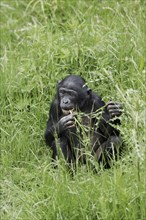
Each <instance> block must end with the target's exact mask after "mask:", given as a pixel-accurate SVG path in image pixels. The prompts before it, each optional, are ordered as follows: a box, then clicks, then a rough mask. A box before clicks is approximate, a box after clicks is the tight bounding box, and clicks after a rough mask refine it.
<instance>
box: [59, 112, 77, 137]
mask: <svg viewBox="0 0 146 220" xmlns="http://www.w3.org/2000/svg"><path fill="white" fill-rule="evenodd" d="M72 127H75V119H74V117H73V114H69V115H66V116H64V117H62V118H61V119H60V121H59V122H58V123H57V126H56V131H57V133H58V134H60V133H62V132H63V131H65V130H66V129H69V128H72Z"/></svg>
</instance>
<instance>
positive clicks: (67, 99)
mask: <svg viewBox="0 0 146 220" xmlns="http://www.w3.org/2000/svg"><path fill="white" fill-rule="evenodd" d="M83 85H84V83H80V84H79V82H78V81H77V82H75V81H70V80H66V81H63V82H62V83H60V86H59V91H58V92H59V100H60V107H61V109H62V112H63V114H65V115H67V114H69V113H70V112H72V111H73V110H78V109H80V107H81V106H82V104H83V103H85V100H86V97H87V92H86V90H85V89H84V88H83Z"/></svg>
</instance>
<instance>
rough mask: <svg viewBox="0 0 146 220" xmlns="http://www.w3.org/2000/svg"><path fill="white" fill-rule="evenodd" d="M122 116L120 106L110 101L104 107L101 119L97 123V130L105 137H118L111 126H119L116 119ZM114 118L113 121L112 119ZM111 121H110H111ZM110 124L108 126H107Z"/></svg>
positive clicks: (118, 120)
mask: <svg viewBox="0 0 146 220" xmlns="http://www.w3.org/2000/svg"><path fill="white" fill-rule="evenodd" d="M121 114H122V104H121V103H119V102H113V101H110V102H108V103H107V104H106V105H105V108H104V111H103V115H102V119H101V121H100V123H99V128H100V130H101V131H102V133H103V134H104V135H106V136H108V137H109V136H110V135H113V134H114V135H119V131H118V130H117V129H115V128H114V127H113V126H112V125H110V124H113V125H117V124H119V125H120V119H119V118H118V117H119V116H120V115H121ZM114 118H115V119H114ZM111 119H112V120H111ZM109 122H110V124H109Z"/></svg>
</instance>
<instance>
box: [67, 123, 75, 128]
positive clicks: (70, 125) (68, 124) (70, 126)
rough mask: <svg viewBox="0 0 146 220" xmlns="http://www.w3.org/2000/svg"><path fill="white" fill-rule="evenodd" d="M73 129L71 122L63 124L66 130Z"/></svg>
mask: <svg viewBox="0 0 146 220" xmlns="http://www.w3.org/2000/svg"><path fill="white" fill-rule="evenodd" d="M73 127H75V123H74V122H73V121H68V122H67V123H66V124H65V128H66V129H68V128H73Z"/></svg>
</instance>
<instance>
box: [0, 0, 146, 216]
mask: <svg viewBox="0 0 146 220" xmlns="http://www.w3.org/2000/svg"><path fill="white" fill-rule="evenodd" d="M145 3H146V2H145V1H144V0H129V1H126V0H117V1H116V0H109V1H108V0H103V1H101V0H86V1H84V0H72V1H71V0H1V3H0V5H1V19H0V20H1V33H0V37H1V74H0V78H1V79H0V81H1V84H0V92H1V100H0V106H1V126H0V128H1V214H0V215H1V219H3V220H10V219H11V220H16V219H17V220H29V219H33V220H68V219H70V220H81V219H83V220H144V219H146V202H145V198H146V174H145V170H146V157H145V156H146V148H145V143H144V141H145V140H144V139H145V122H144V114H145V94H146V91H145V84H144V80H145V74H146V69H145V54H146V49H145V48H146V47H145V42H144V41H145V20H146V16H145V9H146V8H145V7H146V4H145ZM67 74H78V75H81V76H83V77H84V78H85V79H86V80H87V82H88V85H89V86H90V87H91V88H92V89H93V90H94V91H96V92H97V93H98V94H100V95H101V96H102V97H103V99H104V100H105V101H106V102H107V101H108V100H115V101H116V100H117V101H121V102H122V103H123V105H124V114H123V117H122V126H121V128H120V130H121V133H122V136H123V139H124V141H125V144H126V152H125V154H124V155H123V158H122V159H121V160H119V161H118V162H115V163H114V165H113V166H112V168H111V169H110V170H104V169H102V167H101V168H99V169H98V173H97V174H95V173H93V172H92V170H89V169H86V168H85V167H82V166H81V167H79V169H78V171H77V172H76V174H75V175H74V177H71V176H70V175H69V174H68V173H67V171H66V168H65V166H64V163H63V160H62V159H61V158H60V159H59V160H58V161H57V163H58V169H53V167H52V164H51V159H50V156H51V154H50V153H51V152H50V150H49V149H48V148H46V146H45V143H44V136H43V135H44V129H45V126H46V121H47V117H48V112H49V106H50V103H51V100H52V98H53V96H54V93H55V89H56V83H57V82H58V80H59V79H62V78H63V77H65V76H66V75H67Z"/></svg>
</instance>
